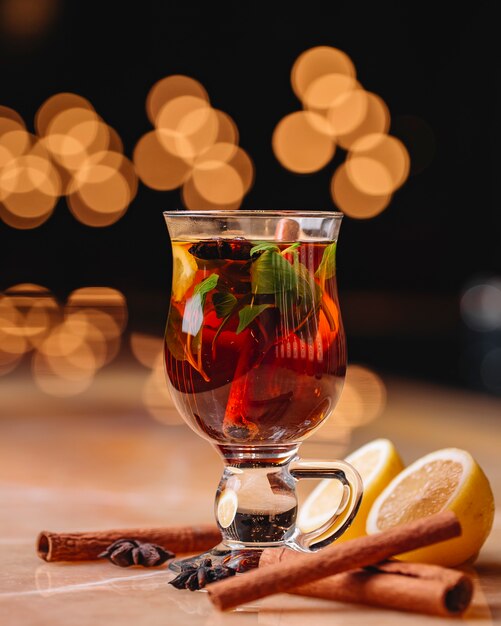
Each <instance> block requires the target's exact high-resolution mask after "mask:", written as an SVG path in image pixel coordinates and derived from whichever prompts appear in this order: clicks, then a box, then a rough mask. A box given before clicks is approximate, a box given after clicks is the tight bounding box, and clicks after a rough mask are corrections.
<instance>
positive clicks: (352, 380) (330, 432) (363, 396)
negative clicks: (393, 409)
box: [315, 364, 386, 442]
mask: <svg viewBox="0 0 501 626" xmlns="http://www.w3.org/2000/svg"><path fill="white" fill-rule="evenodd" d="M385 407H386V386H385V384H384V382H383V381H382V379H381V378H380V377H379V376H378V375H377V374H376V372H374V371H373V370H371V369H369V368H368V367H364V366H362V365H355V364H354V365H349V366H348V368H347V370H346V379H345V383H344V388H343V393H342V394H341V398H340V400H339V402H338V404H337V406H336V408H335V409H334V412H333V414H332V415H331V417H329V419H328V420H327V423H326V424H325V425H324V426H322V428H320V429H319V430H318V431H317V432H316V433H315V437H316V438H317V439H321V440H332V441H342V442H345V441H346V439H347V438H348V437H349V435H350V433H351V431H352V430H353V429H355V428H358V427H359V426H363V425H364V424H368V423H369V422H372V421H374V420H375V419H377V418H378V417H379V416H380V415H381V414H382V413H383V411H384V409H385Z"/></svg>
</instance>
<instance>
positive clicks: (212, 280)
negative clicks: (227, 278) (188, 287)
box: [193, 274, 219, 303]
mask: <svg viewBox="0 0 501 626" xmlns="http://www.w3.org/2000/svg"><path fill="white" fill-rule="evenodd" d="M218 279H219V276H218V275H217V274H211V275H210V276H209V277H208V278H206V279H205V280H203V281H202V282H201V283H198V285H196V286H195V289H193V294H197V293H199V294H200V296H201V297H202V298H204V303H205V296H206V295H207V294H208V293H209V291H211V290H212V289H214V288H215V286H216V285H217V281H218Z"/></svg>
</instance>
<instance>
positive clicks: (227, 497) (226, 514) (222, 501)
mask: <svg viewBox="0 0 501 626" xmlns="http://www.w3.org/2000/svg"><path fill="white" fill-rule="evenodd" d="M237 508H238V496H237V494H236V492H235V491H233V489H225V490H224V491H223V493H222V494H221V496H220V498H219V502H218V503H217V521H218V522H219V525H220V526H221V527H222V528H228V526H231V524H232V522H233V520H234V519H235V515H236V513H237Z"/></svg>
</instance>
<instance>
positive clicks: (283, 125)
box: [272, 111, 335, 174]
mask: <svg viewBox="0 0 501 626" xmlns="http://www.w3.org/2000/svg"><path fill="white" fill-rule="evenodd" d="M272 146H273V151H274V153H275V156H276V157H277V159H278V160H279V161H280V163H281V164H282V165H283V166H284V167H286V168H287V169H289V170H291V171H292V172H297V173H298V174H309V173H311V172H317V171H318V170H320V169H322V167H324V166H325V165H326V164H327V163H328V162H329V161H330V160H331V159H332V157H333V156H334V150H335V144H334V142H333V141H332V139H331V137H330V130H329V125H328V123H327V121H326V120H325V119H324V118H323V117H321V116H320V115H318V114H317V113H313V112H311V111H296V112H295V113H291V114H290V115H287V116H286V117H284V118H283V119H282V120H281V121H280V122H279V123H278V125H277V127H276V128H275V131H274V133H273V139H272Z"/></svg>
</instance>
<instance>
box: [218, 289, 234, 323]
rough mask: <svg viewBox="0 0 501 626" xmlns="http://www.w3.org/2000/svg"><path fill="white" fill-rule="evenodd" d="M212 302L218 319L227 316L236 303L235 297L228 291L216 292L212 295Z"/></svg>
mask: <svg viewBox="0 0 501 626" xmlns="http://www.w3.org/2000/svg"><path fill="white" fill-rule="evenodd" d="M212 302H213V304H214V308H215V309H216V316H217V317H218V318H222V317H226V316H227V315H229V314H230V313H231V312H232V311H233V308H234V306H235V304H236V303H237V299H236V298H235V296H234V295H233V294H232V293H230V292H229V291H218V292H216V293H214V294H213V295H212Z"/></svg>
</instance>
